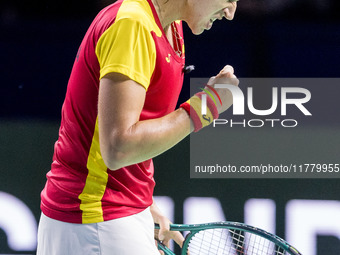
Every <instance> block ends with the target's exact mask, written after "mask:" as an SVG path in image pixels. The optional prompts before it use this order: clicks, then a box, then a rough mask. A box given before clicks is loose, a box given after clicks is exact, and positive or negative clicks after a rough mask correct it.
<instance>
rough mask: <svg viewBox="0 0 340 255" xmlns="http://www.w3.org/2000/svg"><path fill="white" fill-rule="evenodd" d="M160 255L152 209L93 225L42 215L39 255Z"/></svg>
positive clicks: (39, 233) (39, 231)
mask: <svg viewBox="0 0 340 255" xmlns="http://www.w3.org/2000/svg"><path fill="white" fill-rule="evenodd" d="M116 254H117V255H132V254H140V255H156V254H157V255H159V252H158V250H157V248H156V245H155V241H154V223H153V219H152V216H151V213H150V209H149V208H147V209H146V210H144V211H142V212H140V213H137V214H135V215H131V216H127V217H123V218H119V219H114V220H110V221H104V222H100V223H93V224H73V223H66V222H62V221H57V220H54V219H51V218H49V217H47V216H45V215H44V214H41V218H40V223H39V228H38V249H37V255H116Z"/></svg>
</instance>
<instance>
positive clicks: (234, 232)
mask: <svg viewBox="0 0 340 255" xmlns="http://www.w3.org/2000/svg"><path fill="white" fill-rule="evenodd" d="M155 228H156V229H159V225H158V224H156V225H155ZM170 230H172V231H189V233H188V234H187V235H186V237H185V241H184V243H183V247H182V251H181V255H187V254H190V255H203V254H204V255H288V254H289V255H301V253H299V252H298V251H297V250H296V249H295V248H294V247H292V246H291V245H290V244H288V243H287V242H286V241H285V240H283V239H282V238H280V237H278V236H276V235H274V234H271V233H268V232H266V231H264V230H262V229H259V228H256V227H252V226H249V225H246V224H243V223H238V222H229V221H224V222H215V223H206V224H192V225H185V224H171V225H170ZM158 249H159V250H162V251H163V252H164V254H165V255H174V254H175V253H174V252H172V251H171V250H170V249H169V248H167V247H166V246H164V245H163V244H162V243H161V242H158Z"/></svg>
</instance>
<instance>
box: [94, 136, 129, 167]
mask: <svg viewBox="0 0 340 255" xmlns="http://www.w3.org/2000/svg"><path fill="white" fill-rule="evenodd" d="M100 150H101V154H102V158H103V160H104V163H105V165H106V166H107V168H108V169H110V170H112V171H115V170H118V169H121V168H122V167H125V166H127V165H128V163H127V162H128V153H126V152H125V145H124V138H123V137H115V138H114V139H111V141H103V142H101V144H100Z"/></svg>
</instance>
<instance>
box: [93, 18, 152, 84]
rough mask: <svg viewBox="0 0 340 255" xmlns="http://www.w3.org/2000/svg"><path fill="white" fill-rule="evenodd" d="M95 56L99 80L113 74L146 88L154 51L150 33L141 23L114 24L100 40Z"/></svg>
mask: <svg viewBox="0 0 340 255" xmlns="http://www.w3.org/2000/svg"><path fill="white" fill-rule="evenodd" d="M96 55H97V58H98V61H99V65H100V79H101V78H103V77H104V76H105V75H106V74H108V73H112V72H116V73H121V74H124V75H126V76H128V77H129V78H130V79H132V80H134V81H136V82H138V83H139V84H141V85H142V86H143V87H145V89H147V88H148V86H149V84H150V79H151V76H152V73H153V71H154V67H155V63H156V47H155V42H154V40H153V38H152V35H151V33H150V31H149V30H148V29H147V28H146V27H145V26H143V25H142V24H141V23H140V22H138V21H136V20H133V19H120V20H118V21H116V22H115V23H114V24H112V25H111V27H109V28H108V29H107V30H106V31H105V32H104V33H103V34H102V35H101V37H100V38H99V40H98V42H97V45H96Z"/></svg>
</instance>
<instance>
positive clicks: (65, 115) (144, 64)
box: [41, 0, 184, 223]
mask: <svg viewBox="0 0 340 255" xmlns="http://www.w3.org/2000/svg"><path fill="white" fill-rule="evenodd" d="M171 29H172V32H173V35H174V36H173V40H174V45H175V47H174V48H172V47H171V45H170V43H169V42H168V40H167V38H166V36H165V33H164V31H163V29H162V26H161V23H160V21H159V19H158V16H157V14H156V11H155V9H154V6H153V5H152V3H151V0H119V1H118V2H116V3H114V4H112V5H110V6H108V7H106V8H105V9H103V10H102V11H101V12H100V13H99V14H98V15H97V17H96V18H95V19H94V21H93V23H92V24H91V26H90V28H89V29H88V31H87V33H86V35H85V37H84V39H83V41H82V43H81V45H80V48H79V51H78V54H77V57H76V59H75V62H74V66H73V69H72V73H71V76H70V79H69V83H68V88H67V93H66V97H65V101H64V104H63V107H62V120H61V126H60V130H59V138H58V141H57V142H56V143H55V148H54V155H53V163H52V166H51V170H50V171H49V172H48V174H47V183H46V186H45V188H44V190H43V191H42V193H41V209H42V212H43V213H44V214H45V215H46V216H48V217H50V218H53V219H56V220H60V221H64V222H71V223H95V222H102V221H106V220H111V219H115V218H120V217H124V216H128V215H132V214H135V213H138V212H140V211H142V210H144V209H145V208H147V207H148V206H150V205H151V204H152V194H153V189H154V185H155V182H154V179H153V173H154V169H153V163H152V160H151V159H150V160H147V161H145V162H141V163H138V164H135V165H131V166H127V167H124V168H122V169H119V170H116V171H111V170H109V169H108V168H107V167H106V165H105V164H104V161H103V159H102V156H101V153H100V148H99V135H98V121H97V115H98V112H97V104H98V91H99V81H100V79H101V78H102V77H104V76H105V75H106V74H108V73H111V72H118V73H122V74H124V75H126V76H128V77H129V78H130V79H132V80H134V81H136V82H138V83H139V84H141V85H142V86H143V87H144V88H145V89H146V98H145V104H144V107H143V110H142V113H141V116H140V120H147V119H154V118H159V117H162V116H164V115H166V114H168V113H170V112H172V111H174V110H175V107H176V104H177V100H178V97H179V93H180V90H181V88H182V83H183V71H182V70H183V67H184V43H183V31H182V24H181V22H174V23H173V24H172V25H171ZM131 103H133V102H131Z"/></svg>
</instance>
